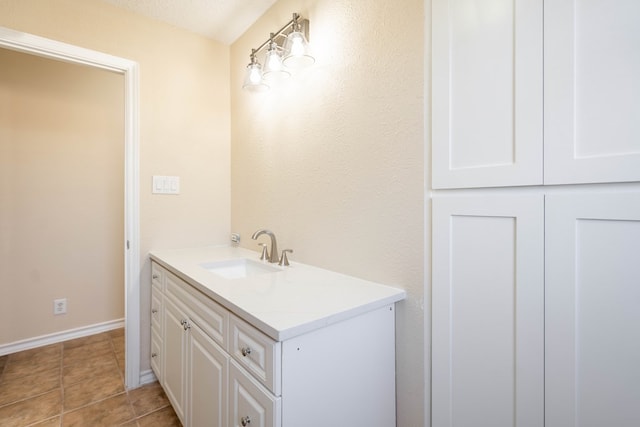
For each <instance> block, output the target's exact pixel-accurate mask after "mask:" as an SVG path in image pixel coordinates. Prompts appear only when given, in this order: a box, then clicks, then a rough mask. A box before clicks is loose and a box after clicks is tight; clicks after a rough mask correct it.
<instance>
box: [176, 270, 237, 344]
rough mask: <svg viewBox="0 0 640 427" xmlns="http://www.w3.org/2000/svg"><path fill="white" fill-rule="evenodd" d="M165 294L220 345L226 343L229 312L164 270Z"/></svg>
mask: <svg viewBox="0 0 640 427" xmlns="http://www.w3.org/2000/svg"><path fill="white" fill-rule="evenodd" d="M165 274H166V279H165V283H166V294H165V295H166V296H167V297H168V298H172V299H173V300H174V301H175V302H177V303H178V304H179V305H180V307H181V308H182V309H183V310H184V312H185V314H187V315H188V316H189V317H190V318H191V319H192V320H193V321H194V322H195V323H197V324H198V326H199V327H200V328H201V329H202V330H203V331H204V332H205V333H206V334H207V335H209V336H210V337H211V338H212V339H213V340H214V341H216V342H217V343H218V344H220V346H221V347H223V348H224V347H226V344H227V324H228V323H229V312H228V311H227V310H226V309H225V308H224V307H222V306H221V305H219V304H218V303H216V302H215V301H213V300H212V299H211V298H209V297H208V296H206V295H204V294H203V293H202V292H200V291H198V290H197V289H195V288H194V287H193V286H191V285H189V284H188V283H186V282H185V281H184V280H182V279H180V278H178V277H177V276H175V275H173V274H171V273H170V272H168V271H167V272H166V273H165Z"/></svg>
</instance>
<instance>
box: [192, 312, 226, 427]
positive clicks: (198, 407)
mask: <svg viewBox="0 0 640 427" xmlns="http://www.w3.org/2000/svg"><path fill="white" fill-rule="evenodd" d="M188 343H189V344H188V359H189V363H188V367H187V369H188V378H187V408H188V409H187V419H188V420H189V425H190V426H191V427H226V426H227V375H228V370H229V368H228V364H229V361H228V359H229V358H228V356H227V355H226V354H225V352H224V351H223V350H222V349H221V348H220V347H219V346H218V345H217V344H216V343H215V342H214V341H213V339H211V337H209V336H208V335H206V334H205V333H204V332H203V331H202V329H200V327H198V325H197V324H195V323H194V322H190V327H189V338H188Z"/></svg>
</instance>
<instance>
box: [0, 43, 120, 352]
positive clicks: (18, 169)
mask: <svg viewBox="0 0 640 427" xmlns="http://www.w3.org/2000/svg"><path fill="white" fill-rule="evenodd" d="M0 68H1V69H2V73H0V105H2V106H3V107H2V113H1V114H0V183H1V184H0V242H2V243H1V244H0V293H1V294H2V298H0V323H1V324H3V325H11V327H7V328H2V329H0V344H6V343H11V342H15V341H18V340H23V339H28V338H32V337H35V336H40V335H46V334H50V333H53V332H58V331H62V330H68V329H72V328H77V327H82V326H86V325H91V324H97V323H101V322H106V321H111V320H118V319H122V318H123V317H124V295H123V293H122V289H123V285H122V283H123V276H124V265H123V258H122V230H123V227H124V224H123V215H122V212H123V209H124V206H123V200H124V151H123V138H122V135H123V132H124V91H123V89H122V88H123V77H122V76H121V75H119V74H115V73H110V72H108V71H102V70H97V69H93V68H89V67H82V66H79V65H72V64H67V63H63V62H58V61H52V60H47V59H44V58H39V57H34V56H31V55H26V54H23V53H17V52H13V51H9V50H4V49H0ZM62 297H64V298H67V303H68V306H67V314H65V315H60V316H54V315H53V300H54V299H55V298H62Z"/></svg>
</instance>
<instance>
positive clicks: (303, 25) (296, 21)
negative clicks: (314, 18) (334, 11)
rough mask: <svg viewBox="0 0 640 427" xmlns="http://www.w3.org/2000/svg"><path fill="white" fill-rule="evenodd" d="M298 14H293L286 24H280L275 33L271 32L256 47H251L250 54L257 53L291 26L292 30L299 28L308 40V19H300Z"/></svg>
mask: <svg viewBox="0 0 640 427" xmlns="http://www.w3.org/2000/svg"><path fill="white" fill-rule="evenodd" d="M300 18H301V17H300V15H299V14H297V13H294V14H293V18H292V19H291V20H290V21H289V22H287V23H286V24H284V25H283V26H282V28H280V29H279V30H278V31H276V32H275V33H271V34H270V37H269V38H268V39H267V40H265V41H264V42H263V43H262V44H261V45H260V46H258V47H257V48H256V49H251V52H252V53H251V54H252V55H256V54H258V53H259V52H260V51H261V50H262V49H264V48H265V47H266V46H267V45H268V44H269V43H270V42H271V41H274V40H275V39H276V38H277V37H280V36H282V35H283V34H284V32H285V31H286V30H287V29H288V28H289V27H292V28H293V29H294V30H295V29H297V28H299V29H300V31H301V32H302V33H304V36H305V37H306V38H307V40H309V20H308V19H300Z"/></svg>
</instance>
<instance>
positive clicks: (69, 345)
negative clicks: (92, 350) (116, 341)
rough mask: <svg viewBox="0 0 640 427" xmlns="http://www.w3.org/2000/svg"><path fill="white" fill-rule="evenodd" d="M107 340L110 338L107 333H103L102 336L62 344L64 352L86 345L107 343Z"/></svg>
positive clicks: (77, 339)
mask: <svg viewBox="0 0 640 427" xmlns="http://www.w3.org/2000/svg"><path fill="white" fill-rule="evenodd" d="M109 338H110V337H109V334H108V333H107V332H104V333H102V334H95V335H89V336H87V337H82V338H76V339H74V340H69V341H65V342H63V343H62V344H63V346H64V349H65V350H70V349H72V348H76V347H81V346H83V345H87V344H93V343H97V342H101V341H107V340H108V339H109Z"/></svg>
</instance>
